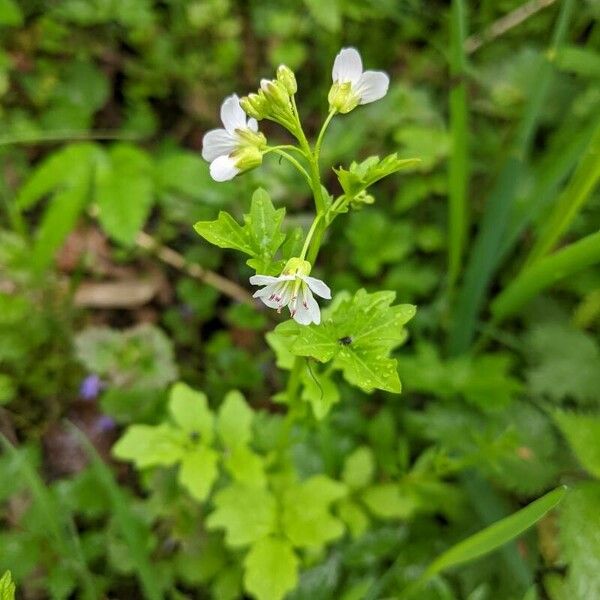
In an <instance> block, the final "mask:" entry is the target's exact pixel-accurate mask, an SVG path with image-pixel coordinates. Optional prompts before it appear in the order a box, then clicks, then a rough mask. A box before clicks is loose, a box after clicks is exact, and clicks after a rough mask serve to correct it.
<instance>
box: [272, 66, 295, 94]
mask: <svg viewBox="0 0 600 600" xmlns="http://www.w3.org/2000/svg"><path fill="white" fill-rule="evenodd" d="M277 81H279V82H280V83H281V84H282V85H283V87H284V88H285V90H286V91H287V93H288V94H289V95H290V96H293V95H294V94H295V93H296V92H297V91H298V84H297V83H296V76H295V75H294V72H293V71H292V70H291V69H290V68H289V67H287V66H286V65H279V67H278V68H277Z"/></svg>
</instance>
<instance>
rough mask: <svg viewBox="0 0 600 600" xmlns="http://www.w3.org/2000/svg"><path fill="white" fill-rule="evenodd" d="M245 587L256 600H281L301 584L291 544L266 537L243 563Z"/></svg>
mask: <svg viewBox="0 0 600 600" xmlns="http://www.w3.org/2000/svg"><path fill="white" fill-rule="evenodd" d="M244 569H245V573H244V587H245V589H246V591H247V592H249V593H250V594H252V595H253V596H254V597H256V598H257V600H282V598H283V597H284V596H285V595H286V594H287V592H289V591H290V590H293V589H294V588H295V587H296V585H297V583H298V558H297V557H296V555H295V553H294V550H293V548H292V546H291V545H290V543H289V542H287V541H286V540H283V539H281V538H274V537H267V538H265V539H262V540H259V541H258V542H256V543H255V544H254V545H253V546H252V548H250V552H248V554H247V555H246V558H245V559H244Z"/></svg>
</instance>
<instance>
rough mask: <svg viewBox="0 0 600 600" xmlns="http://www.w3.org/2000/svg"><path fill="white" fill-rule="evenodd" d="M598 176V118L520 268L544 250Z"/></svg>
mask: <svg viewBox="0 0 600 600" xmlns="http://www.w3.org/2000/svg"><path fill="white" fill-rule="evenodd" d="M599 180H600V122H599V123H598V125H597V126H596V130H595V132H594V134H593V136H592V139H591V140H590V142H589V145H588V147H587V148H586V150H585V152H584V153H583V154H582V157H581V159H580V161H579V164H578V165H577V168H576V169H575V172H574V173H573V176H572V177H571V180H570V181H569V183H568V184H567V186H566V188H565V189H564V191H563V192H562V194H561V195H560V196H559V198H558V199H557V200H556V202H555V203H554V208H553V210H552V211H551V212H550V214H549V215H548V216H547V217H546V219H545V220H544V223H543V226H542V228H541V230H540V233H539V237H538V239H537V241H536V243H535V245H534V247H533V248H532V249H531V252H530V254H529V256H528V257H527V260H526V262H525V267H524V269H527V268H528V267H531V265H533V264H534V263H535V262H537V261H538V260H539V259H540V258H541V257H542V256H544V255H546V254H548V253H549V252H550V251H551V250H552V249H553V248H554V247H555V246H556V244H557V243H558V242H559V240H560V238H561V236H562V235H563V234H564V233H565V232H566V231H567V230H568V228H569V226H570V225H571V223H572V222H573V220H574V219H575V217H576V216H577V214H578V213H579V211H580V210H581V208H582V207H583V205H584V204H585V202H586V201H587V200H588V199H589V198H590V196H591V195H592V192H593V191H594V188H595V187H596V185H597V183H598V181H599Z"/></svg>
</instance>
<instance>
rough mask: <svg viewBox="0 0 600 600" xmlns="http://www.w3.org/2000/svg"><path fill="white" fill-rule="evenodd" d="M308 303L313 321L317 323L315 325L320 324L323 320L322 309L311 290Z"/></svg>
mask: <svg viewBox="0 0 600 600" xmlns="http://www.w3.org/2000/svg"><path fill="white" fill-rule="evenodd" d="M307 304H308V314H309V315H310V319H311V321H312V322H313V323H315V325H318V324H319V323H320V322H321V310H320V309H319V304H318V302H317V301H316V300H315V299H314V297H313V295H312V294H311V293H310V291H309V292H308V297H307Z"/></svg>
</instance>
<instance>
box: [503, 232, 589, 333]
mask: <svg viewBox="0 0 600 600" xmlns="http://www.w3.org/2000/svg"><path fill="white" fill-rule="evenodd" d="M599 262H600V231H598V232H596V233H592V234H590V235H588V236H586V237H584V238H583V239H581V240H578V241H577V242H573V243H572V244H569V245H568V246H565V247H564V248H562V249H561V250H558V251H557V252H555V253H554V254H551V255H549V256H545V257H544V258H540V259H539V260H538V261H537V262H536V263H534V264H533V265H532V266H531V267H529V268H528V269H526V270H524V271H522V272H521V273H520V274H519V275H517V277H516V278H515V279H513V280H512V281H511V283H510V284H509V285H508V286H507V287H506V288H504V290H503V291H502V292H501V293H500V294H498V296H496V298H495V299H494V301H493V302H492V305H491V310H492V315H493V316H494V319H495V320H496V321H497V322H499V321H502V320H504V319H506V318H507V317H510V316H511V315H513V314H515V313H516V312H517V311H518V310H519V309H520V308H521V307H522V306H523V305H524V304H526V303H527V302H529V301H530V300H531V299H532V298H534V297H535V296H536V295H537V294H539V293H540V292H542V291H543V290H545V289H547V288H549V287H550V286H551V285H553V284H554V283H556V282H557V281H560V280H561V279H564V278H565V277H569V276H570V275H574V274H575V273H577V272H578V271H581V270H583V269H585V268H587V267H589V266H591V265H595V264H597V263H599Z"/></svg>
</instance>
